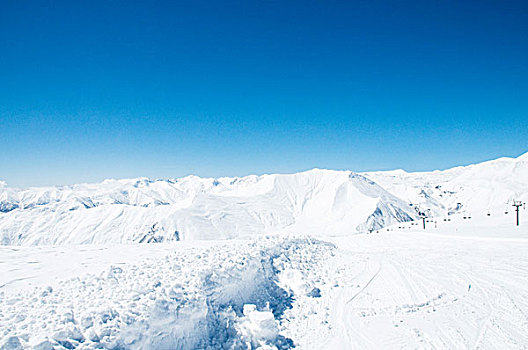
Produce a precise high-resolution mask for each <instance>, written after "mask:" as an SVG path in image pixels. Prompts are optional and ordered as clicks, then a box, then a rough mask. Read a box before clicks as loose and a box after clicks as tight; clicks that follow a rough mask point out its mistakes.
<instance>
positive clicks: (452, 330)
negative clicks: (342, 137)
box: [0, 155, 528, 350]
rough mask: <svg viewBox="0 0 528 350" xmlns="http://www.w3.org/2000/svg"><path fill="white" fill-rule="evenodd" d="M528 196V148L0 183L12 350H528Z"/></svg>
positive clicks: (5, 337) (0, 275) (6, 339)
mask: <svg viewBox="0 0 528 350" xmlns="http://www.w3.org/2000/svg"><path fill="white" fill-rule="evenodd" d="M527 194H528V156H527V155H524V156H521V157H519V158H516V159H510V158H503V159H498V160H495V161H490V162H485V163H481V164H476V165H471V166H467V167H458V168H454V169H450V170H446V171H435V172H427V173H406V172H404V171H392V172H370V173H362V174H357V173H353V172H349V171H329V170H318V169H315V170H312V171H308V172H304V173H299V174H292V175H263V176H249V177H245V178H239V179H233V178H222V179H201V178H197V177H187V178H184V179H178V180H158V181H152V180H148V179H136V180H107V181H104V182H102V183H99V184H81V185H74V186H64V187H53V188H29V189H14V188H10V187H8V186H3V187H2V186H0V210H1V212H0V237H1V239H2V243H3V245H0V349H2V350H4V349H9V350H12V349H40V350H44V349H55V350H64V349H289V348H294V347H295V348H298V349H395V348H405V349H407V348H418V349H469V348H471V349H526V348H528V283H527V281H528V254H527V252H528V211H526V210H525V209H521V213H520V218H521V220H520V226H515V212H514V211H513V210H512V209H513V208H512V207H511V201H512V200H513V199H516V200H524V201H526V200H527V199H528V198H527ZM410 204H413V205H412V206H411V205H410ZM416 206H419V207H420V208H421V209H423V210H425V209H430V216H431V217H430V218H428V219H427V221H426V229H423V227H422V222H421V221H416V219H417V215H416V212H415V210H414V207H416ZM359 232H370V233H369V234H357V233H359ZM154 242H156V244H154ZM147 243H150V244H147Z"/></svg>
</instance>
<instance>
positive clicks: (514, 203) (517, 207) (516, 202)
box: [512, 200, 524, 226]
mask: <svg viewBox="0 0 528 350" xmlns="http://www.w3.org/2000/svg"><path fill="white" fill-rule="evenodd" d="M512 206H514V207H515V211H516V212H517V226H519V208H520V207H522V206H524V203H523V202H521V201H516V200H514V201H513V205H512Z"/></svg>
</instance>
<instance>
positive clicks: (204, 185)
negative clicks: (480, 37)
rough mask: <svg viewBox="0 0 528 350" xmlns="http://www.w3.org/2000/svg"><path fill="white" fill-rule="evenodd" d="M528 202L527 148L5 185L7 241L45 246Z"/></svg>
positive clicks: (296, 227)
mask: <svg viewBox="0 0 528 350" xmlns="http://www.w3.org/2000/svg"><path fill="white" fill-rule="evenodd" d="M512 199H521V200H525V201H526V200H527V199H528V153H527V154H525V155H523V156H521V157H519V158H501V159H497V160H493V161H489V162H484V163H480V164H476V165H470V166H465V167H457V168H453V169H449V170H445V171H433V172H421V173H407V172H405V171H402V170H397V171H387V172H369V173H354V172H351V171H332V170H320V169H313V170H310V171H306V172H301V173H297V174H274V175H262V176H254V175H252V176H247V177H242V178H227V177H226V178H218V179H213V178H199V177H196V176H188V177H185V178H181V179H168V180H149V179H146V178H140V179H125V180H105V181H103V182H101V183H96V184H79V185H73V186H61V187H40V188H27V189H17V188H10V187H8V186H7V185H5V183H2V184H0V244H3V245H45V244H46V245H47V244H86V243H124V242H145V243H148V242H161V241H171V240H195V239H229V238H248V237H251V236H254V235H263V234H275V233H283V232H288V233H292V232H302V233H304V234H317V235H324V234H326V235H334V234H351V233H357V232H366V231H368V230H372V229H374V230H377V229H379V228H382V227H385V226H388V225H392V224H395V223H398V222H404V221H411V220H416V219H417V218H418V217H417V213H416V210H415V208H416V207H417V206H418V207H419V208H420V209H421V210H422V211H424V210H427V209H428V210H429V212H430V213H431V215H433V216H436V217H445V216H447V215H453V214H457V213H470V214H471V213H472V212H473V213H477V212H484V211H486V212H487V211H489V212H500V211H504V210H505V207H506V205H508V204H507V202H508V201H511V200H512Z"/></svg>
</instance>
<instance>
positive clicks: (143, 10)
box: [0, 0, 528, 186]
mask: <svg viewBox="0 0 528 350" xmlns="http://www.w3.org/2000/svg"><path fill="white" fill-rule="evenodd" d="M526 151H528V2H526V1H485V0H484V1H482V0H479V1H410V2H405V1H403V2H396V1H386V2H380V1H361V2H357V1H342V2H340V1H298V2H297V1H266V2H259V1H240V2H232V1H208V2H202V1H182V2H179V1H166V2H162V1H142V2H137V1H100V2H99V1H51V0H50V1H15V0H13V1H2V2H0V179H2V180H5V181H7V183H8V184H9V185H12V186H29V185H48V184H69V183H76V182H85V181H99V180H102V179H104V178H121V177H138V176H149V177H154V178H165V177H179V176H184V175H188V174H191V173H193V174H197V175H200V176H212V177H216V176H222V175H228V176H241V175H247V174H250V173H257V174H259V173H266V172H268V173H269V172H295V171H300V170H306V169H310V168H313V167H320V168H331V169H352V170H357V171H363V170H385V169H394V168H403V169H406V170H409V171H415V170H431V169H437V168H440V169H442V168H447V167H451V166H455V165H459V164H467V163H472V162H478V161H482V160H486V159H491V158H495V157H499V156H504V155H506V156H517V155H519V154H521V153H524V152H526Z"/></svg>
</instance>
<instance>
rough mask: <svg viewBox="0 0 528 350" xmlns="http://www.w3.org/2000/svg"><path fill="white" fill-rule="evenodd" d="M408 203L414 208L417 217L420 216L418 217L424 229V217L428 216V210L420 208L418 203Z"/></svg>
mask: <svg viewBox="0 0 528 350" xmlns="http://www.w3.org/2000/svg"><path fill="white" fill-rule="evenodd" d="M410 205H411V206H414V210H416V214H418V217H420V219H422V222H423V229H424V230H425V219H427V218H428V217H429V216H428V215H427V214H428V212H430V210H429V209H427V210H421V209H420V207H419V206H418V205H413V204H410Z"/></svg>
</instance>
